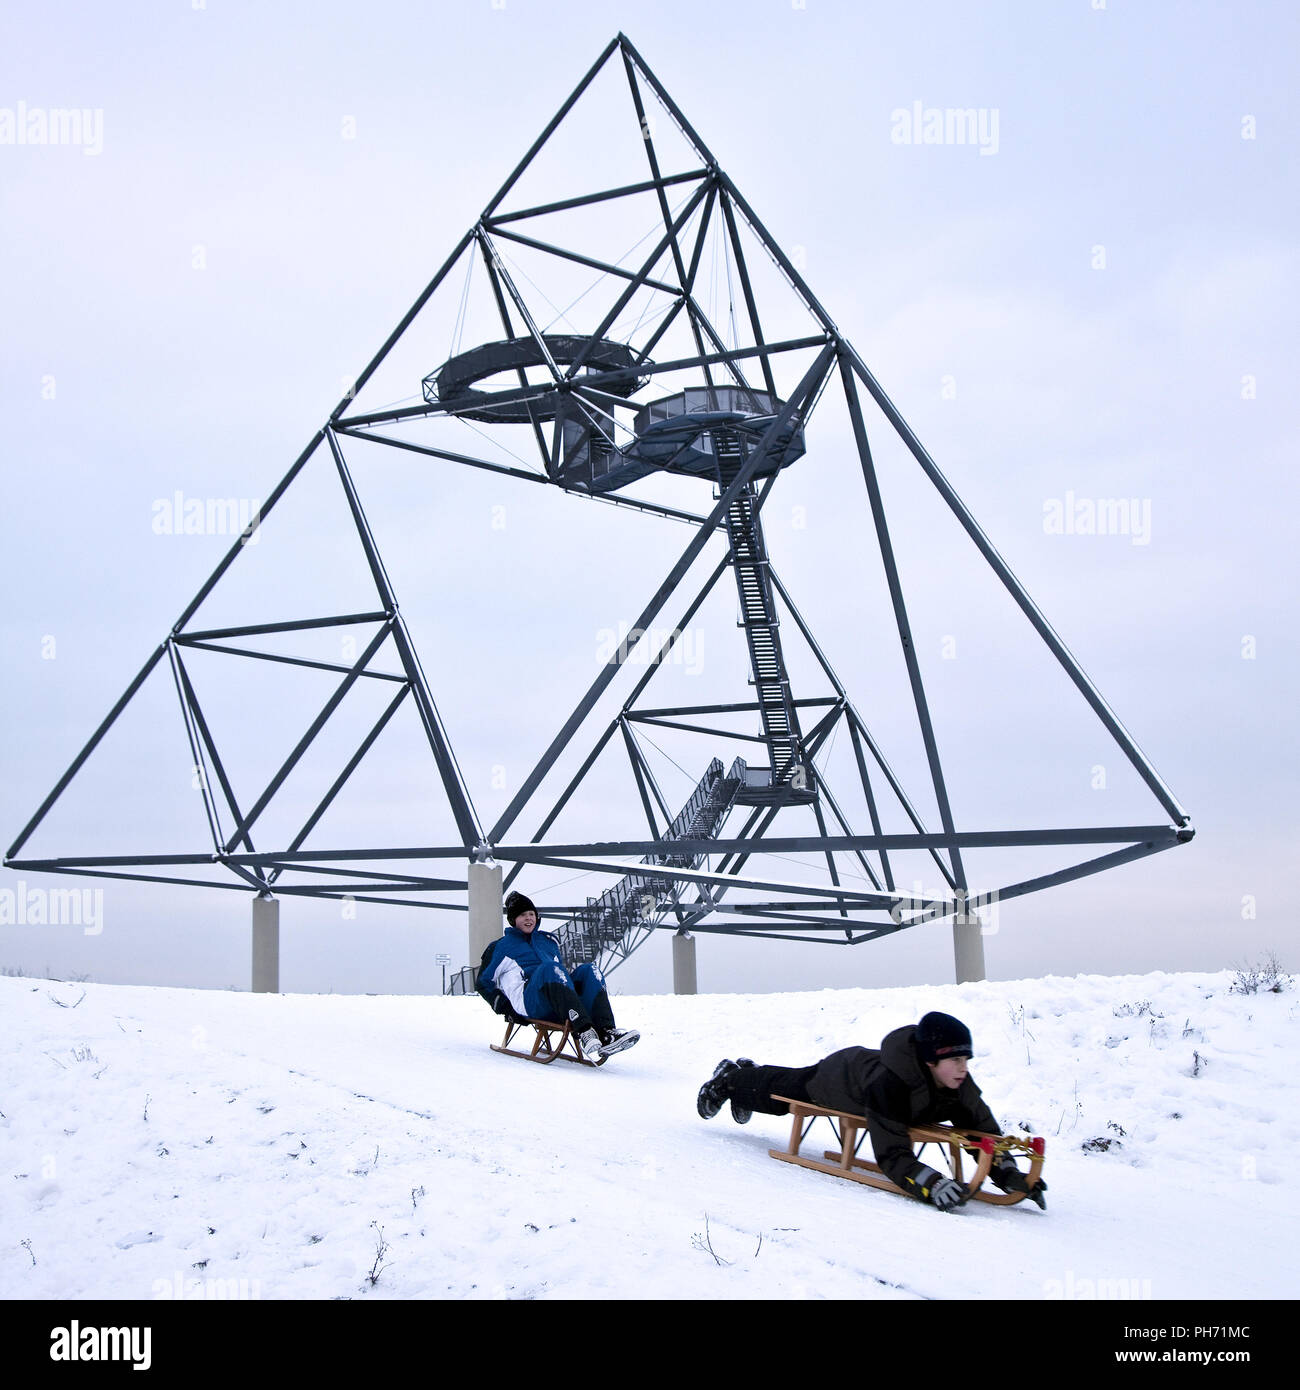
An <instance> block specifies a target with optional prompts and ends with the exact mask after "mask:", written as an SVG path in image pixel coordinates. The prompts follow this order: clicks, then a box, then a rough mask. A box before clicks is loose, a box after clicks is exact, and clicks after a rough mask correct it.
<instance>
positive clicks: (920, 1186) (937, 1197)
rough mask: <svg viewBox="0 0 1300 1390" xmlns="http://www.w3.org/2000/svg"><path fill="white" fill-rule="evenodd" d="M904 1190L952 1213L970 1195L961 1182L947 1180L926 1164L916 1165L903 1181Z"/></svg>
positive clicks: (941, 1209)
mask: <svg viewBox="0 0 1300 1390" xmlns="http://www.w3.org/2000/svg"><path fill="white" fill-rule="evenodd" d="M903 1189H904V1191H906V1192H910V1193H911V1194H912V1196H913V1197H916V1198H918V1199H919V1200H920V1201H922V1202H930V1203H932V1204H933V1205H934V1206H936V1207H938V1208H939V1210H940V1211H951V1210H952V1209H953V1207H959V1206H961V1204H962V1203H963V1202H964V1201H965V1200H966V1199H967V1197H969V1196H970V1193H969V1192H967V1191H966V1189H965V1188H964V1187H963V1186H962V1184H961V1183H959V1182H954V1181H953V1179H952V1178H945V1177H944V1176H943V1175H942V1174H941V1173H938V1172H936V1171H935V1170H934V1169H933V1168H928V1167H926V1165H925V1164H924V1163H914V1164H913V1165H912V1169H911V1171H910V1172H909V1173H908V1174H907V1175H906V1176H905V1177H904V1179H903Z"/></svg>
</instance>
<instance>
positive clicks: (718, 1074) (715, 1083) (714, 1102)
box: [695, 1057, 737, 1120]
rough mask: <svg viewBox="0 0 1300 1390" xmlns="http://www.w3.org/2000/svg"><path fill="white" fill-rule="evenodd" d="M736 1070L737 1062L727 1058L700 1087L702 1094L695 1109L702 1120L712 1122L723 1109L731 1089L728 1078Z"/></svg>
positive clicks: (696, 1099)
mask: <svg viewBox="0 0 1300 1390" xmlns="http://www.w3.org/2000/svg"><path fill="white" fill-rule="evenodd" d="M736 1070H737V1067H736V1064H735V1062H732V1061H729V1060H728V1059H727V1058H725V1057H724V1058H723V1059H722V1061H721V1062H719V1063H718V1065H717V1066H716V1067H714V1068H713V1075H712V1076H711V1077H709V1079H708V1080H707V1081H706V1082H705V1083H704V1085H703V1086H701V1087H700V1093H699V1095H698V1096H697V1097H696V1098H695V1109H696V1110H697V1111H698V1112H699V1115H700V1118H701V1119H704V1120H711V1119H712V1118H713V1117H714V1116H715V1115H716V1114H717V1113H718V1111H719V1110H721V1109H722V1103H723V1101H725V1100H726V1099H727V1097H728V1093H729V1092H730V1089H731V1088H730V1086H729V1085H728V1084H727V1082H728V1078H729V1076H730V1074H731V1073H732V1072H733V1071H736Z"/></svg>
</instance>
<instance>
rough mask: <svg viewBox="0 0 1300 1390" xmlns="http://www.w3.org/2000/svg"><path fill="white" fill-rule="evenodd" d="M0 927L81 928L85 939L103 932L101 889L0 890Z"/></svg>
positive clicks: (20, 884)
mask: <svg viewBox="0 0 1300 1390" xmlns="http://www.w3.org/2000/svg"><path fill="white" fill-rule="evenodd" d="M0 927H80V928H81V930H82V934H83V935H84V936H98V935H99V934H100V932H102V931H103V930H104V890H103V889H102V888H29V887H28V886H27V881H26V879H21V878H20V879H19V880H18V885H17V887H15V888H0Z"/></svg>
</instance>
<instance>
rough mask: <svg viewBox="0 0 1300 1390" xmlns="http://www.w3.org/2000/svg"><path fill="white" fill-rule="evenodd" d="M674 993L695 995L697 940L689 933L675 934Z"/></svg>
mask: <svg viewBox="0 0 1300 1390" xmlns="http://www.w3.org/2000/svg"><path fill="white" fill-rule="evenodd" d="M673 993H674V994H695V993H697V990H696V985H695V938H694V937H693V936H692V935H691V934H690V932H688V931H685V932H684V931H679V932H675V933H674V934H673Z"/></svg>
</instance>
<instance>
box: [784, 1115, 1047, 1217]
mask: <svg viewBox="0 0 1300 1390" xmlns="http://www.w3.org/2000/svg"><path fill="white" fill-rule="evenodd" d="M772 1099H773V1100H779V1101H781V1102H783V1103H784V1104H786V1105H788V1106H789V1107H790V1116H791V1125H790V1143H789V1147H788V1148H785V1149H769V1150H768V1153H769V1154H770V1155H771V1156H772V1157H773V1158H779V1159H780V1160H781V1161H782V1162H783V1163H797V1164H798V1165H799V1166H800V1167H801V1168H815V1169H817V1170H818V1171H819V1172H822V1173H830V1174H831V1175H832V1176H833V1177H837V1178H848V1179H849V1180H850V1181H852V1182H860V1183H865V1184H866V1185H867V1186H868V1187H879V1188H883V1189H884V1190H885V1191H886V1192H895V1193H898V1194H900V1195H903V1190H902V1188H900V1187H899V1186H898V1185H897V1184H896V1183H894V1182H892V1181H890V1179H889V1178H887V1177H885V1175H884V1174H883V1173H882V1172H881V1171H880V1168H879V1166H878V1165H877V1164H875V1163H872V1162H871V1161H870V1160H868V1159H865V1158H859V1157H858V1156H857V1152H858V1148H859V1146H860V1145H861V1143H862V1140H863V1138H864V1137H865V1136H866V1132H867V1120H866V1117H865V1116H863V1115H850V1114H848V1113H847V1112H846V1111H843V1110H829V1109H827V1108H826V1107H825V1106H821V1105H813V1104H812V1103H811V1102H810V1101H805V1100H791V1099H790V1098H789V1097H788V1096H773V1097H772ZM818 1119H826V1120H829V1121H830V1122H831V1126H832V1128H833V1129H834V1130H835V1131H836V1133H837V1135H838V1137H839V1141H840V1147H839V1148H838V1149H826V1150H824V1151H823V1153H822V1157H821V1158H810V1157H809V1156H808V1155H807V1154H804V1153H801V1152H800V1149H801V1147H802V1145H803V1141H804V1140H805V1139H806V1138H807V1137H808V1131H809V1130H810V1129H811V1128H812V1125H813V1122H814V1121H816V1120H818ZM907 1133H908V1137H909V1138H910V1139H911V1141H912V1143H913V1144H916V1145H920V1146H924V1145H926V1144H941V1145H943V1146H944V1147H945V1148H946V1149H947V1150H948V1155H949V1166H950V1167H951V1169H952V1176H953V1177H954V1178H955V1179H956V1180H957V1181H958V1182H960V1183H964V1184H965V1187H966V1191H967V1194H968V1196H969V1197H971V1198H974V1199H975V1200H976V1201H980V1202H990V1203H993V1204H994V1205H996V1206H1012V1205H1014V1203H1016V1202H1022V1201H1024V1199H1025V1197H1026V1196H1027V1195H1028V1194H1027V1193H1024V1192H983V1191H981V1190H980V1189H981V1187H982V1186H983V1184H984V1180H985V1179H986V1178H987V1177H988V1175H989V1170H990V1169H991V1168H992V1166H993V1159H994V1155H993V1154H991V1153H988V1152H986V1151H985V1150H983V1149H981V1150H980V1152H979V1156H978V1160H977V1161H976V1164H975V1171H974V1172H973V1173H972V1174H971V1176H970V1178H969V1180H967V1179H966V1178H965V1177H964V1174H963V1167H962V1157H963V1154H964V1152H965V1151H966V1150H967V1149H969V1148H973V1147H976V1146H977V1145H978V1144H979V1142H980V1140H981V1139H989V1138H992V1139H996V1138H998V1136H997V1135H986V1134H982V1133H980V1132H979V1131H978V1130H973V1129H953V1128H952V1127H951V1126H949V1125H924V1126H919V1127H916V1128H912V1129H909V1130H908V1131H907ZM1043 1157H1044V1156H1043V1154H1041V1153H1037V1152H1035V1153H1033V1154H1031V1155H1030V1164H1029V1172H1028V1173H1027V1174H1026V1184H1027V1185H1028V1186H1029V1187H1033V1185H1034V1184H1035V1183H1036V1182H1037V1181H1038V1177H1039V1174H1040V1173H1041V1172H1042V1168H1043Z"/></svg>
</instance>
